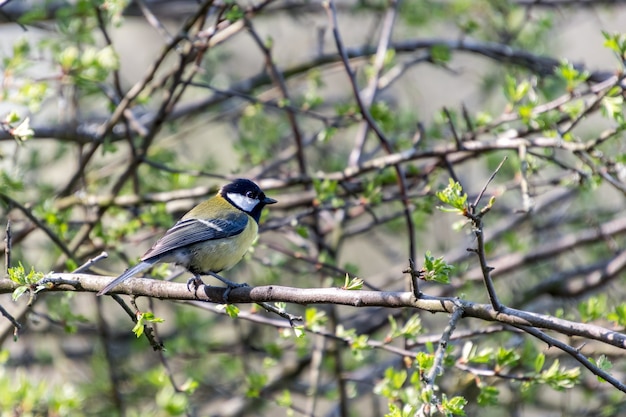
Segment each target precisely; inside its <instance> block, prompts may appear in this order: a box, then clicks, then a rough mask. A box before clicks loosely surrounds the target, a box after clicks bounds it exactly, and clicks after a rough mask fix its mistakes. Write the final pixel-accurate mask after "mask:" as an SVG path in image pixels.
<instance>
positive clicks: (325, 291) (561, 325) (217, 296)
mask: <svg viewBox="0 0 626 417" xmlns="http://www.w3.org/2000/svg"><path fill="white" fill-rule="evenodd" d="M112 279H113V277H106V276H97V275H87V274H50V275H48V277H47V278H45V279H44V280H42V281H41V282H40V283H39V284H38V285H45V286H46V287H48V290H49V291H83V292H98V291H100V290H101V289H102V288H104V286H105V285H106V284H108V283H109V282H111V280H112ZM17 286H18V285H17V284H16V283H14V282H12V281H10V280H6V279H5V280H0V294H2V293H9V292H12V291H13V290H14V289H15V288H17ZM224 290H225V288H223V287H213V286H208V285H204V286H200V287H199V288H198V290H197V291H196V292H195V293H194V292H191V291H189V290H188V289H187V286H186V285H185V284H182V283H176V282H168V281H160V280H154V279H146V278H133V279H129V280H128V281H126V282H124V283H123V284H120V285H119V286H117V287H116V288H115V289H114V290H113V291H111V293H114V294H126V295H134V296H145V297H153V298H159V299H163V300H196V301H207V302H213V303H223V302H224V298H223V296H224ZM228 301H229V302H230V303H263V302H266V303H271V302H287V303H296V304H338V305H347V306H353V307H388V308H400V307H410V308H417V309H420V310H424V311H429V312H431V313H444V312H445V313H452V312H453V311H454V310H455V308H457V307H459V306H460V307H462V308H463V311H464V315H463V317H473V318H478V319H481V320H485V321H494V322H499V323H504V324H510V325H515V326H520V325H521V326H532V327H537V328H541V329H547V330H553V331H555V332H558V333H561V334H564V335H568V336H579V337H583V338H586V339H592V340H598V341H600V342H603V343H606V344H609V345H612V346H616V347H618V348H620V349H626V335H625V334H622V333H619V332H615V331H611V330H608V329H605V328H603V327H600V326H595V325H592V324H582V323H577V322H574V321H569V320H563V319H559V318H556V317H552V316H548V315H544V314H537V313H532V312H527V311H522V310H515V309H512V308H506V307H505V308H504V309H503V310H502V311H500V312H498V311H496V310H494V309H493V308H492V307H491V306H490V305H488V304H479V303H473V302H470V301H463V300H459V299H457V298H451V297H431V296H427V295H423V296H422V297H420V298H419V299H417V298H415V296H414V295H413V293H411V292H402V291H349V290H344V289H341V288H293V287H283V286H277V285H268V286H263V287H241V288H235V289H233V290H232V291H231V292H230V295H229V298H228ZM455 306H456V307H455Z"/></svg>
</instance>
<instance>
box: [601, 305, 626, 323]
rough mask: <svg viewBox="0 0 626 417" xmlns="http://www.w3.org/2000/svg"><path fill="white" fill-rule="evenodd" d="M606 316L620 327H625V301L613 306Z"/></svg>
mask: <svg viewBox="0 0 626 417" xmlns="http://www.w3.org/2000/svg"><path fill="white" fill-rule="evenodd" d="M606 318H607V319H609V320H611V321H612V322H614V323H615V324H617V325H618V326H620V327H626V303H622V304H620V305H618V306H615V307H614V308H613V311H612V312H610V313H609V314H607V316H606Z"/></svg>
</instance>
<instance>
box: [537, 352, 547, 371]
mask: <svg viewBox="0 0 626 417" xmlns="http://www.w3.org/2000/svg"><path fill="white" fill-rule="evenodd" d="M545 362H546V355H544V354H543V353H538V354H537V358H536V359H535V372H537V373H539V372H541V370H542V369H543V364H544V363H545Z"/></svg>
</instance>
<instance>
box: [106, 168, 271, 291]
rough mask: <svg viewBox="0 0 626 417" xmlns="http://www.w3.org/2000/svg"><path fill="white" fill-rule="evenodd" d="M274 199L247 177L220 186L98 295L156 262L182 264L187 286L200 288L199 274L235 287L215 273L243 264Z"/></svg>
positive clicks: (234, 284) (235, 284)
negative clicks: (186, 272) (265, 210)
mask: <svg viewBox="0 0 626 417" xmlns="http://www.w3.org/2000/svg"><path fill="white" fill-rule="evenodd" d="M274 203H276V200H274V199H273V198H269V197H266V196H265V193H263V191H261V189H260V188H259V186H258V185H256V184H255V183H254V182H252V181H250V180H246V179H237V180H235V181H233V182H231V183H230V184H227V185H225V186H223V187H222V188H220V190H219V191H218V192H217V194H216V195H215V196H213V197H211V198H210V199H208V200H206V201H204V202H202V203H200V204H198V205H197V206H196V207H194V208H193V209H191V210H190V211H189V212H188V213H187V214H185V215H184V216H183V217H182V218H181V219H180V220H179V221H178V222H177V223H176V224H175V225H174V226H173V227H172V228H171V229H169V230H168V231H167V232H165V235H163V237H162V238H161V239H159V240H158V241H157V242H156V243H155V244H154V246H152V248H151V249H150V250H149V251H148V252H146V253H145V254H144V255H143V256H142V257H141V262H139V263H138V264H137V265H135V266H134V267H132V268H130V269H127V270H126V272H124V273H123V274H122V275H120V276H119V277H117V278H115V279H114V280H113V281H112V282H111V283H110V284H109V285H107V286H106V287H104V288H103V289H102V290H101V291H100V292H98V295H103V294H106V293H107V292H109V291H111V290H112V289H113V288H114V287H115V286H116V285H118V284H120V283H122V282H123V281H125V280H127V279H128V278H130V277H132V276H135V275H137V274H138V273H140V272H142V271H145V270H147V269H150V268H151V267H152V266H154V265H155V264H157V263H159V262H167V263H174V264H177V265H182V266H184V267H185V268H187V270H188V271H189V272H191V273H192V274H193V275H194V277H193V278H191V279H190V280H189V281H188V282H187V287H188V288H189V286H190V285H192V284H193V285H195V287H196V288H197V287H198V286H199V285H200V284H202V279H201V278H200V276H201V275H212V276H214V277H216V278H218V279H219V280H221V281H222V282H224V283H225V284H226V285H227V286H228V288H227V290H226V291H227V292H226V293H225V295H224V297H225V298H226V297H227V294H228V293H229V292H230V289H231V288H236V287H241V286H244V285H246V284H237V283H235V282H232V281H229V280H227V279H225V278H223V277H221V276H219V275H217V273H218V272H220V271H222V270H225V269H229V268H232V267H233V266H235V264H236V263H237V262H239V261H240V260H241V258H242V257H243V255H244V254H245V253H246V251H247V250H248V249H249V248H250V245H251V244H252V242H253V241H254V239H255V238H256V236H257V232H258V229H259V226H258V225H259V218H260V217H261V211H262V210H263V207H265V206H266V205H267V204H274Z"/></svg>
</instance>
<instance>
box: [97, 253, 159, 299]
mask: <svg viewBox="0 0 626 417" xmlns="http://www.w3.org/2000/svg"><path fill="white" fill-rule="evenodd" d="M152 265H154V262H151V261H142V262H139V263H138V264H137V265H135V266H133V267H132V268H129V269H127V270H126V271H124V273H123V274H122V275H120V276H119V277H117V278H115V279H114V280H113V281H111V282H110V283H109V284H108V285H107V286H106V287H104V288H103V289H101V290H100V291H99V292H98V293H97V294H96V295H104V294H106V293H108V292H109V291H111V290H112V289H113V288H115V287H116V286H117V285H118V284H121V283H122V282H124V281H126V280H127V279H128V278H130V277H132V276H135V275H137V274H138V273H140V272H143V271H145V270H146V269H150V268H151V267H152Z"/></svg>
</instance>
